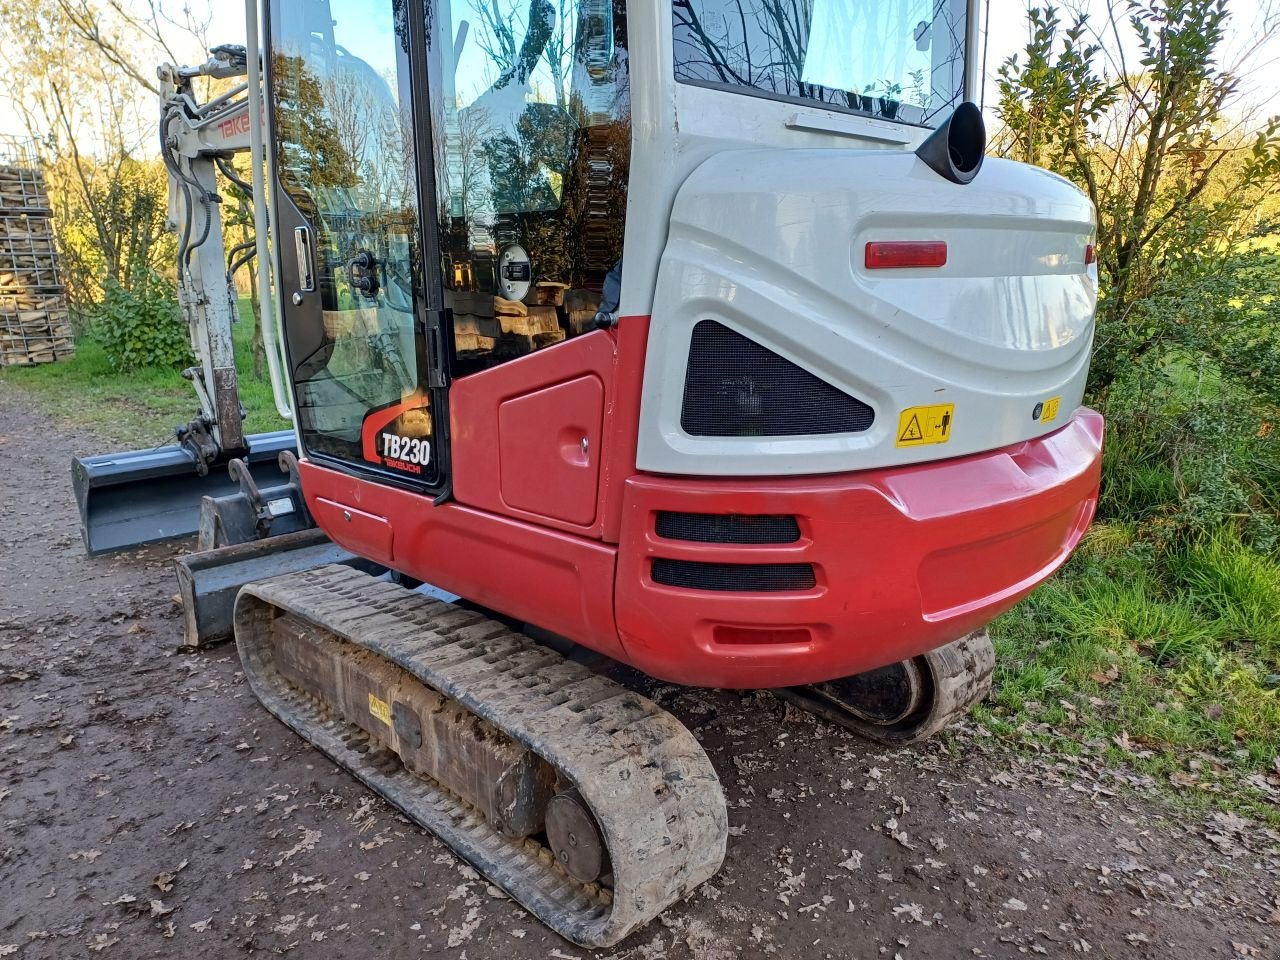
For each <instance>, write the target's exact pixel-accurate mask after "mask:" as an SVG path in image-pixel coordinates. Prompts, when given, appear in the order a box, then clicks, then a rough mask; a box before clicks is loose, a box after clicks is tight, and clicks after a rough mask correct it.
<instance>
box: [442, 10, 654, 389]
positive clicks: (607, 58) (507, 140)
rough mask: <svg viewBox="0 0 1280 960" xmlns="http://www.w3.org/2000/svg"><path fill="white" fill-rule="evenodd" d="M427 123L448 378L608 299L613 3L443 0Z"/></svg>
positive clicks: (614, 238)
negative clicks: (447, 328) (449, 343)
mask: <svg viewBox="0 0 1280 960" xmlns="http://www.w3.org/2000/svg"><path fill="white" fill-rule="evenodd" d="M434 28H435V30H436V31H437V38H436V39H435V41H434V42H433V43H432V56H433V58H434V60H433V63H432V68H431V69H432V74H433V77H434V78H436V79H435V80H434V81H433V83H432V95H433V103H432V122H433V132H434V137H433V140H434V144H435V149H436V180H437V188H436V189H437V198H438V202H439V207H440V229H441V238H440V246H441V252H442V259H443V266H444V285H445V296H446V303H447V305H448V306H449V307H450V308H451V309H452V311H453V325H454V347H455V352H456V358H457V359H456V362H455V365H454V370H455V375H465V374H467V373H469V372H473V371H475V370H479V369H483V368H485V367H487V366H491V365H493V364H495V363H499V362H501V361H503V360H507V359H511V358H513V357H518V356H522V355H524V354H526V353H529V352H531V351H533V350H536V349H539V348H541V347H545V346H549V345H551V344H554V343H558V342H560V341H562V340H564V339H565V337H566V336H574V335H576V334H579V333H582V332H584V331H586V330H588V329H590V328H591V326H592V324H593V323H594V321H595V317H596V315H597V313H598V312H600V311H601V310H605V311H609V312H611V311H613V310H616V308H617V286H618V277H619V276H620V274H621V269H622V236H623V226H624V219H625V215H626V187H627V172H628V165H629V159H630V152H631V127H630V113H631V109H630V98H629V89H628V84H627V53H626V49H627V43H626V22H625V4H624V2H623V0H441V2H440V3H439V5H438V7H437V14H436V21H435V25H434Z"/></svg>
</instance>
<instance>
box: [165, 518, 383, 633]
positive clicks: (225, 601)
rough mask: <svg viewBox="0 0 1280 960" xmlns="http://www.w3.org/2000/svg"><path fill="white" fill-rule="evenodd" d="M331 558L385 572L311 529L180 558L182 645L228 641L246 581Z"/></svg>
mask: <svg viewBox="0 0 1280 960" xmlns="http://www.w3.org/2000/svg"><path fill="white" fill-rule="evenodd" d="M335 563H336V564H342V565H343V566H348V567H354V568H355V569H357V570H364V571H365V572H366V573H372V574H380V573H382V572H384V571H383V568H382V567H381V566H379V565H378V564H376V563H374V562H373V561H372V560H366V559H364V558H363V557H358V556H356V555H355V554H353V553H349V552H348V551H346V550H344V549H343V548H342V547H340V546H338V545H337V544H336V543H334V542H333V541H332V540H330V539H329V538H328V537H327V536H325V535H324V532H323V531H321V530H317V529H315V528H312V529H310V530H299V531H297V532H295V533H284V534H280V535H278V536H273V537H267V538H266V539H264V540H251V541H249V542H248V543H237V544H233V545H231V546H226V547H218V548H216V549H214V550H201V551H199V552H198V553H192V554H188V555H187V556H185V557H179V558H178V559H177V560H175V561H174V562H173V567H174V572H175V573H176V574H177V577H178V595H179V597H180V598H181V601H182V611H183V615H184V618H185V624H184V627H183V637H182V643H183V646H185V647H188V648H190V649H197V648H199V647H205V646H209V645H210V644H213V643H220V642H222V641H224V640H230V639H231V638H232V636H233V635H234V630H233V628H232V613H233V611H234V609H235V603H236V594H237V593H239V592H240V588H241V587H243V586H244V585H245V584H246V583H252V582H253V581H255V580H267V579H270V578H271V577H278V576H282V575H283V574H287V573H299V572H301V571H303V570H310V569H311V568H312V567H319V566H324V565H325V564H335Z"/></svg>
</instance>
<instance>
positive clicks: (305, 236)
mask: <svg viewBox="0 0 1280 960" xmlns="http://www.w3.org/2000/svg"><path fill="white" fill-rule="evenodd" d="M293 246H294V250H295V251H296V252H297V255H298V290H299V292H307V293H310V292H311V291H312V290H314V289H315V288H316V277H315V272H314V271H313V270H312V266H311V228H310V227H294V229H293Z"/></svg>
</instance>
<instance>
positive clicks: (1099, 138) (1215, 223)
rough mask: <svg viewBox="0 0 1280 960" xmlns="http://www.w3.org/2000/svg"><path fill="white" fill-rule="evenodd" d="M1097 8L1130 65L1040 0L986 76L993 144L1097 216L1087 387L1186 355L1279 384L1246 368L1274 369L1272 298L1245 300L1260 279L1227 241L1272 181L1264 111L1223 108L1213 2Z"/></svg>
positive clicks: (1235, 98) (1279, 169)
mask: <svg viewBox="0 0 1280 960" xmlns="http://www.w3.org/2000/svg"><path fill="white" fill-rule="evenodd" d="M1109 9H1110V16H1109V20H1108V24H1107V29H1108V30H1110V31H1111V32H1112V33H1113V34H1114V35H1115V36H1116V37H1117V38H1118V37H1119V34H1120V31H1121V29H1122V24H1123V25H1125V26H1127V28H1128V30H1129V31H1131V34H1132V37H1133V38H1134V40H1135V41H1136V43H1137V48H1138V50H1139V53H1140V56H1139V62H1138V63H1137V64H1135V65H1130V64H1127V63H1125V62H1124V60H1123V59H1121V58H1120V55H1119V54H1114V55H1109V54H1108V53H1107V52H1106V48H1105V47H1104V44H1103V43H1102V42H1101V40H1100V39H1099V37H1098V36H1097V35H1096V34H1093V33H1092V32H1091V29H1090V24H1089V20H1088V18H1087V17H1086V16H1085V15H1077V16H1075V17H1074V19H1073V20H1072V21H1071V23H1070V25H1069V26H1067V27H1065V28H1064V27H1063V24H1062V21H1061V19H1060V18H1059V16H1058V13H1057V11H1056V10H1055V9H1054V8H1053V7H1045V8H1043V9H1032V10H1031V11H1030V19H1031V28H1032V36H1031V40H1030V42H1029V43H1028V45H1027V48H1026V51H1025V53H1024V55H1023V56H1022V57H1017V56H1015V57H1011V58H1010V59H1009V60H1008V61H1007V62H1006V63H1005V64H1003V65H1002V66H1001V67H1000V71H999V76H1000V80H999V92H1000V100H999V107H998V112H999V115H1000V117H1001V119H1002V120H1003V121H1004V124H1005V130H1004V131H1003V136H1002V139H1001V141H1000V144H999V145H1000V148H1001V149H1002V151H1003V152H1005V153H1006V154H1007V155H1009V156H1012V157H1014V158H1015V159H1019V160H1024V161H1026V162H1029V163H1035V164H1039V165H1041V166H1046V167H1049V168H1050V169H1053V170H1056V171H1058V172H1060V173H1062V174H1064V175H1065V176H1067V177H1069V178H1070V179H1072V180H1074V181H1075V182H1076V183H1077V184H1079V185H1080V187H1081V188H1082V189H1083V190H1085V191H1086V192H1087V193H1088V194H1089V197H1090V199H1091V200H1092V201H1093V203H1094V206H1095V207H1096V208H1097V211H1098V236H1097V241H1098V266H1099V274H1100V279H1101V288H1102V299H1101V302H1100V303H1099V307H1098V326H1097V349H1096V354H1095V357H1094V362H1093V368H1092V374H1091V380H1090V385H1091V388H1092V390H1093V392H1094V394H1095V395H1103V394H1105V392H1106V391H1107V389H1108V388H1109V387H1110V386H1111V384H1112V383H1113V382H1115V381H1116V379H1117V378H1119V377H1121V376H1123V375H1125V374H1126V373H1127V372H1129V371H1132V370H1134V369H1158V368H1159V367H1160V366H1161V364H1162V363H1164V362H1165V361H1167V360H1168V359H1169V358H1170V356H1171V355H1174V354H1183V355H1187V354H1191V355H1196V356H1208V357H1210V358H1211V359H1213V360H1214V361H1215V362H1216V363H1217V364H1218V365H1219V367H1221V369H1222V370H1223V371H1224V372H1228V373H1229V372H1231V371H1237V372H1240V373H1243V372H1245V371H1244V370H1243V369H1242V367H1247V368H1248V372H1249V376H1248V378H1247V380H1248V383H1249V386H1250V388H1251V389H1253V390H1255V391H1256V390H1258V389H1262V390H1263V391H1264V392H1265V391H1268V390H1269V391H1272V395H1273V396H1275V395H1276V394H1275V391H1277V390H1280V384H1277V381H1276V380H1274V379H1272V380H1270V381H1269V382H1265V383H1264V382H1263V380H1262V379H1261V378H1259V377H1258V376H1254V375H1253V372H1254V371H1259V370H1261V369H1263V368H1267V369H1272V368H1274V365H1275V352H1276V348H1275V345H1274V341H1275V338H1274V335H1273V331H1274V330H1276V329H1280V326H1278V324H1280V314H1278V312H1277V311H1280V302H1277V301H1276V300H1274V299H1270V300H1269V299H1268V297H1267V295H1266V294H1265V292H1262V291H1260V293H1261V295H1260V296H1257V297H1253V296H1249V293H1248V292H1249V291H1250V290H1256V289H1257V285H1258V284H1259V283H1263V284H1265V283H1266V282H1267V280H1266V279H1265V278H1266V276H1267V274H1266V272H1265V271H1262V272H1259V271H1255V270H1253V269H1252V265H1253V264H1254V262H1255V260H1256V257H1255V256H1252V255H1250V254H1248V253H1244V252H1242V250H1241V247H1240V241H1241V240H1242V239H1243V238H1244V237H1246V236H1248V235H1249V234H1250V233H1252V232H1256V231H1257V230H1258V229H1259V228H1260V227H1262V226H1263V220H1262V213H1263V211H1264V209H1265V205H1266V204H1267V203H1268V202H1269V201H1272V200H1273V199H1274V198H1275V197H1276V195H1277V192H1278V191H1280V119H1274V118H1273V119H1271V120H1269V121H1262V122H1259V121H1257V120H1256V119H1255V118H1254V117H1253V116H1252V115H1251V114H1250V113H1249V111H1247V110H1246V109H1244V108H1243V105H1241V104H1240V103H1239V76H1238V74H1237V72H1236V70H1235V69H1233V68H1232V67H1230V66H1228V65H1224V64H1223V63H1222V62H1221V57H1222V51H1223V46H1224V43H1223V41H1224V37H1225V29H1226V25H1227V22H1228V11H1227V6H1226V0H1111V3H1110V8H1109ZM1121 10H1124V11H1127V14H1126V15H1121V13H1120V11H1121ZM1271 29H1274V22H1273V23H1272V27H1271ZM1115 46H1116V48H1117V49H1120V45H1119V44H1116V45H1115ZM1108 56H1114V58H1115V59H1114V60H1113V61H1112V62H1111V63H1110V64H1109V66H1110V67H1111V70H1108V69H1107V66H1108V64H1107V63H1106V62H1105V61H1106V60H1107V57H1108ZM1228 278H1230V279H1229V282H1225V283H1224V281H1227V280H1228ZM1211 288H1212V289H1214V290H1216V291H1217V294H1219V295H1221V294H1222V293H1223V291H1224V288H1225V289H1227V290H1234V291H1235V292H1236V294H1237V297H1231V296H1220V297H1217V298H1215V297H1212V296H1207V295H1206V291H1208V290H1209V289H1211ZM1240 294H1243V295H1244V299H1243V300H1241V299H1240V298H1239V295H1240ZM1245 357H1248V358H1249V359H1248V361H1247V362H1244V363H1242V361H1243V360H1244V359H1245Z"/></svg>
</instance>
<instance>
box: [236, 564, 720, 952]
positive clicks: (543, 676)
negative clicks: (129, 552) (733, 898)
mask: <svg viewBox="0 0 1280 960" xmlns="http://www.w3.org/2000/svg"><path fill="white" fill-rule="evenodd" d="M464 613H465V612H464ZM235 632H236V643H237V646H238V647H239V650H240V657H241V660H242V662H243V664H244V669H245V673H246V676H247V677H248V679H249V682H250V685H251V686H252V687H253V690H254V692H255V693H256V694H257V695H258V698H259V699H260V700H261V701H262V703H263V704H264V706H266V708H267V709H268V710H270V711H271V712H272V713H273V714H275V716H277V717H278V718H279V719H280V720H282V721H283V722H284V723H285V724H287V725H288V726H290V727H292V728H293V729H294V730H295V731H297V732H298V733H299V734H300V735H301V736H302V737H303V738H304V739H306V740H308V741H309V742H311V743H312V744H314V745H315V746H317V747H318V748H320V749H321V750H323V751H324V752H325V753H327V754H328V755H329V756H330V757H332V758H333V759H334V760H335V761H336V762H337V763H338V764H339V765H341V766H343V767H345V768H346V769H347V770H349V771H350V772H351V773H352V774H354V775H355V776H356V777H358V778H359V779H360V780H362V781H364V783H366V784H367V785H368V786H369V787H370V788H371V789H373V790H374V791H375V792H377V793H379V794H381V795H382V796H383V797H385V798H387V799H388V800H389V801H391V802H392V803H394V804H396V805H397V806H398V807H400V808H401V809H402V810H403V811H404V812H405V813H406V814H408V815H409V816H410V817H411V818H412V819H413V820H415V821H416V822H417V823H418V824H419V825H421V826H422V827H424V828H425V829H427V830H430V831H431V832H432V833H434V834H436V835H437V836H438V837H440V839H441V840H443V841H444V842H445V843H446V844H448V845H449V846H450V847H451V848H452V849H453V850H454V851H455V852H456V853H458V854H459V855H460V856H462V857H463V858H465V859H466V860H468V861H469V862H470V863H471V864H472V865H473V866H474V867H475V868H476V869H477V870H479V871H480V872H481V873H482V874H484V875H485V876H486V877H487V878H488V879H489V880H490V881H492V882H493V883H494V884H495V885H497V886H499V887H501V888H502V889H504V890H505V891H506V892H507V893H508V894H510V895H511V896H512V898H513V899H515V900H516V901H517V902H519V903H520V904H522V905H523V906H524V907H525V908H526V909H527V910H529V912H530V913H532V914H534V915H535V916H536V917H538V919H540V920H541V921H543V922H544V923H546V924H547V926H549V927H551V928H552V929H553V930H555V931H556V932H557V933H559V934H560V935H561V936H563V937H565V938H567V939H569V940H572V941H574V942H575V943H578V944H581V945H583V946H587V947H605V946H609V945H611V944H614V943H617V942H618V941H619V940H621V939H622V938H623V937H625V936H626V935H627V934H628V933H630V932H631V931H633V930H635V929H636V928H638V927H640V926H642V925H643V924H644V923H646V922H647V921H648V920H650V919H652V918H653V917H655V916H657V914H659V913H660V912H661V911H662V910H663V909H665V908H666V907H667V906H669V905H670V904H672V903H674V902H675V901H676V900H679V899H680V898H682V897H684V896H685V895H686V894H688V893H689V892H690V891H691V890H693V889H694V888H695V887H697V886H698V884H700V883H702V882H703V881H704V880H707V879H709V878H710V877H711V876H713V875H714V874H715V872H716V871H717V870H718V869H719V868H720V864H721V862H722V861H723V859H724V853H725V843H726V840H727V837H728V818H727V814H726V811H725V801H724V794H723V792H722V790H721V788H720V782H719V780H718V779H717V777H716V774H715V770H714V769H713V768H712V766H711V763H710V761H709V760H708V759H707V756H706V753H705V752H704V751H703V750H702V747H701V746H700V745H699V744H698V742H697V740H695V739H694V737H693V735H692V734H691V733H690V732H689V731H688V730H687V729H686V728H685V727H684V726H683V725H682V724H681V723H680V722H679V721H678V720H676V719H675V717H673V716H671V715H670V714H669V713H667V712H666V711H664V710H662V709H661V708H659V707H658V706H657V705H656V704H654V703H653V702H652V701H650V700H647V699H645V698H644V697H641V696H638V695H637V694H635V693H632V692H631V691H629V690H627V689H626V688H624V687H622V686H620V685H618V684H615V683H613V682H612V681H609V680H607V679H606V678H603V677H600V676H597V675H595V674H592V673H591V672H590V671H588V670H587V669H586V668H585V667H583V666H581V665H579V664H575V663H572V662H569V661H566V660H564V659H563V658H562V657H560V656H559V655H558V654H555V653H553V652H551V651H548V650H547V649H546V648H544V647H540V646H538V645H537V644H535V643H533V641H531V640H529V639H528V638H526V637H524V636H522V635H521V634H519V633H515V632H513V631H511V630H509V629H507V628H506V627H504V626H502V625H501V624H499V623H495V622H493V621H489V620H485V619H483V618H481V617H479V616H478V615H475V614H472V613H465V615H461V616H460V615H459V611H458V609H457V608H456V607H452V606H450V605H448V604H444V603H441V602H439V601H436V600H431V599H428V598H426V597H423V596H421V595H419V594H415V593H411V592H409V591H407V590H405V589H403V588H401V587H398V586H396V585H394V584H388V583H385V582H380V581H378V580H375V579H374V578H372V577H370V576H368V575H367V574H364V573H360V572H358V571H354V570H351V569H349V568H346V567H338V566H329V567H321V568H318V569H315V570H311V571H308V572H306V573H302V574H296V575H290V576H286V577H279V578H276V579H272V580H265V581H262V582H259V583H254V584H250V585H249V586H246V587H245V588H244V589H243V590H242V591H241V593H240V596H239V598H238V600H237V601H236V611H235ZM548 809H555V810H556V811H557V812H556V814H555V822H554V823H553V824H549V825H548V824H546V815H547V811H548ZM553 847H554V850H553Z"/></svg>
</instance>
